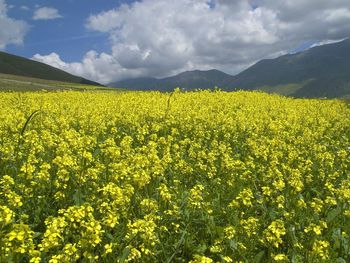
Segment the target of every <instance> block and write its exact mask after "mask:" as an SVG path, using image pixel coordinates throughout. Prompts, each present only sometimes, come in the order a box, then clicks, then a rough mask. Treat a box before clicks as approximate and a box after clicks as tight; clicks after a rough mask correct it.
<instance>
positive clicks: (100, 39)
mask: <svg viewBox="0 0 350 263" xmlns="http://www.w3.org/2000/svg"><path fill="white" fill-rule="evenodd" d="M122 2H124V3H129V2H131V0H129V1H125V0H124V1H121V0H120V1H118V0H100V1H96V0H50V1H43V0H12V1H8V4H11V5H12V6H13V7H11V8H10V9H9V12H8V15H9V16H10V17H13V18H16V19H20V20H25V21H28V24H29V25H30V30H29V32H28V33H27V35H26V36H25V38H24V44H23V45H10V46H8V47H7V48H6V51H8V52H10V53H14V54H17V55H21V56H25V57H29V58H30V57H32V56H33V55H34V54H36V53H43V54H47V53H51V52H52V51H55V52H57V53H59V54H60V55H61V58H62V59H64V60H65V61H67V62H72V61H77V60H80V59H81V58H82V57H83V56H84V54H85V53H86V52H88V51H89V50H91V49H94V50H96V51H97V52H102V51H109V50H110V45H109V44H108V34H106V33H101V32H91V31H89V30H87V29H86V27H85V23H86V19H87V18H88V17H89V16H90V15H91V14H96V13H99V12H103V11H106V10H110V9H112V8H115V7H117V6H118V5H120V3H122ZM24 6H26V7H28V8H29V9H23V7H24ZM39 6H40V7H43V6H46V7H52V8H55V9H57V10H58V12H59V14H61V16H62V18H59V19H52V20H33V19H32V17H33V13H34V12H35V10H36V9H38V8H39ZM21 7H22V8H21Z"/></svg>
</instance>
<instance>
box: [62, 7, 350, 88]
mask: <svg viewBox="0 0 350 263" xmlns="http://www.w3.org/2000/svg"><path fill="white" fill-rule="evenodd" d="M86 27H87V29H89V30H91V31H98V32H104V33H106V34H108V35H109V39H110V43H111V50H112V51H111V52H110V54H106V53H102V54H97V53H96V52H93V51H90V52H89V53H88V54H87V55H86V56H85V58H84V59H83V61H82V62H80V63H71V64H68V67H66V69H67V70H69V71H71V72H73V70H74V72H77V68H79V70H80V71H79V72H81V75H83V76H85V77H88V76H94V77H95V78H93V79H94V80H97V81H102V82H109V81H115V80H119V79H123V78H127V77H134V76H155V77H164V76H168V75H172V74H176V73H178V72H181V71H184V70H192V69H210V68H217V69H220V70H223V71H225V72H227V73H231V74H235V73H237V72H239V71H240V70H242V69H244V68H246V67H247V66H249V65H251V64H253V63H255V62H256V61H258V60H260V59H262V58H267V57H269V58H271V57H275V56H277V55H280V54H285V53H287V52H288V51H289V50H292V49H293V48H295V47H296V46H299V45H300V44H301V43H303V42H305V41H310V40H313V39H315V40H317V41H318V42H322V41H325V40H327V41H332V40H337V39H341V38H346V37H347V36H348V35H349V33H350V2H349V1H348V0H333V1H329V0H328V1H324V0H284V1H275V0H235V1H232V0H211V1H208V0H177V1H172V0H143V1H136V2H134V3H132V4H123V5H121V6H119V7H116V8H115V9H111V10H108V11H105V12H101V13H98V14H95V15H91V16H90V17H89V18H88V19H87V23H86ZM92 54H93V56H92ZM73 65H74V66H73ZM78 65H79V67H78ZM106 69H109V70H107V71H106Z"/></svg>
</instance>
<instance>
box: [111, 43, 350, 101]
mask: <svg viewBox="0 0 350 263" xmlns="http://www.w3.org/2000/svg"><path fill="white" fill-rule="evenodd" d="M109 86H112V87H118V88H126V89H129V90H160V91H171V90H173V89H174V88H176V87H180V88H183V89H185V90H193V89H198V88H201V89H212V88H214V87H215V86H217V87H219V88H220V89H222V90H226V91H234V90H240V89H242V90H262V91H266V92H271V93H279V94H283V95H290V96H294V97H330V98H333V97H342V96H348V95H350V39H345V40H343V41H341V42H337V43H332V44H327V45H322V46H317V47H313V48H310V49H308V50H306V51H303V52H299V53H296V54H287V55H283V56H280V57H278V58H275V59H264V60H261V61H259V62H257V63H256V64H255V65H253V66H251V67H249V68H248V69H246V70H244V71H242V72H241V73H239V74H237V75H235V76H232V75H229V74H226V73H224V72H221V71H219V70H208V71H199V70H195V71H187V72H183V73H180V74H178V75H176V76H172V77H167V78H162V79H157V78H136V79H126V80H122V81H118V82H114V83H111V84H109Z"/></svg>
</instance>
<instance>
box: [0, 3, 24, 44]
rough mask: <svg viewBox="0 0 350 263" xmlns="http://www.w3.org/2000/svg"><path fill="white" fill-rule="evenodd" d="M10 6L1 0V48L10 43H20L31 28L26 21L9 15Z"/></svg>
mask: <svg viewBox="0 0 350 263" xmlns="http://www.w3.org/2000/svg"><path fill="white" fill-rule="evenodd" d="M8 8H9V6H7V5H6V3H5V1H4V0H0V49H4V48H5V47H6V46H7V45H9V44H16V45H20V44H22V43H23V39H24V36H25V35H26V33H27V31H28V30H29V26H28V24H27V23H26V22H24V21H21V20H16V19H13V18H10V17H9V16H8V15H7V11H8Z"/></svg>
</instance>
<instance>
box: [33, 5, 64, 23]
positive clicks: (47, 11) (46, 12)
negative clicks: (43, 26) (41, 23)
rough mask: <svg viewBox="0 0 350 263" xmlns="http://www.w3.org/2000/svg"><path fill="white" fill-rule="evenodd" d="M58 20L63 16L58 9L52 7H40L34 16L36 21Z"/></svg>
mask: <svg viewBox="0 0 350 263" xmlns="http://www.w3.org/2000/svg"><path fill="white" fill-rule="evenodd" d="M57 18H62V16H61V15H60V13H59V12H58V10H57V9H56V8H52V7H46V6H44V7H38V8H37V9H36V10H35V11H34V14H33V19H34V20H52V19H57Z"/></svg>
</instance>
